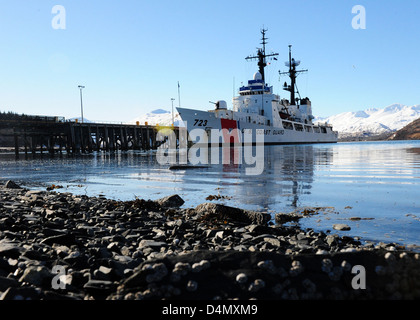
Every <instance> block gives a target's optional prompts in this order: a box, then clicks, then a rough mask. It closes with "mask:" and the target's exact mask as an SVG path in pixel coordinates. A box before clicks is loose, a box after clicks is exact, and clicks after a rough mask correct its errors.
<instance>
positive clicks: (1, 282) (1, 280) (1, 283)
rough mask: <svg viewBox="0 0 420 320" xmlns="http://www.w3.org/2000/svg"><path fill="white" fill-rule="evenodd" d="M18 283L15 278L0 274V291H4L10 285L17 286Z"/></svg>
mask: <svg viewBox="0 0 420 320" xmlns="http://www.w3.org/2000/svg"><path fill="white" fill-rule="evenodd" d="M19 285H20V284H19V282H18V281H17V280H16V279H13V278H6V277H1V276H0V291H2V292H3V291H6V289H7V288H10V287H18V286H19Z"/></svg>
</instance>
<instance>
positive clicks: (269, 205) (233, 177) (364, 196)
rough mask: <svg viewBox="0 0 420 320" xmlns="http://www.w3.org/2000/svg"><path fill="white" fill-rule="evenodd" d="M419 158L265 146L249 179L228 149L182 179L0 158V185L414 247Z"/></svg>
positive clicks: (119, 163)
mask: <svg viewBox="0 0 420 320" xmlns="http://www.w3.org/2000/svg"><path fill="white" fill-rule="evenodd" d="M419 150H420V141H410V142H366V143H360V142H359V143H338V144H315V145H310V144H308V145H275V146H265V147H264V157H263V161H264V163H263V165H264V168H263V170H262V173H261V174H259V175H247V174H246V168H247V167H249V166H248V165H247V164H245V163H235V161H234V159H235V155H236V156H237V158H240V156H243V154H241V150H240V149H237V148H225V149H223V150H222V152H220V153H219V156H220V161H219V163H220V164H209V165H208V166H207V167H204V168H203V167H202V168H197V169H191V170H185V169H182V170H169V165H166V166H165V165H161V164H159V163H158V162H157V161H156V154H155V153H144V154H142V153H136V152H128V153H111V154H110V153H97V154H93V155H84V156H80V157H62V158H59V157H57V158H50V157H45V156H44V158H39V157H37V158H34V159H32V158H31V159H27V160H20V161H15V160H14V155H4V154H0V177H1V179H2V180H6V179H7V180H8V179H11V180H14V181H16V182H18V183H20V184H21V185H24V186H26V187H30V188H43V189H45V188H46V187H47V186H50V185H52V184H55V185H61V186H63V188H62V189H58V190H56V191H58V192H73V193H76V194H86V195H89V196H98V195H104V196H106V197H109V198H114V199H119V200H132V199H134V198H135V197H139V198H143V199H152V200H155V199H158V198H161V197H165V196H167V195H172V194H178V195H180V196H181V197H182V198H183V199H184V200H185V204H184V206H185V207H195V206H197V205H199V204H201V203H203V202H206V201H214V202H217V203H223V204H225V205H228V206H234V207H240V208H244V209H251V210H258V211H265V212H269V213H271V214H273V216H274V214H275V213H278V212H286V213H287V212H293V211H297V212H303V210H305V208H312V209H313V208H316V209H315V210H313V212H314V213H316V214H315V215H310V216H308V217H305V218H303V219H301V220H300V223H301V225H302V226H303V227H311V228H314V229H317V230H332V226H333V224H335V223H346V224H348V225H349V226H350V227H351V230H350V231H342V233H344V234H346V235H349V236H361V237H362V238H364V239H373V240H380V241H385V242H390V241H394V242H400V243H406V244H417V245H420V236H419V235H420V204H419V201H418V190H419V187H420V179H419V178H420V153H419ZM254 154H255V149H254ZM227 155H229V157H230V161H229V162H227V163H226V162H223V161H222V160H223V157H227ZM225 159H226V158H225ZM242 162H243V161H242ZM223 163H225V164H223ZM209 196H216V197H211V198H210V199H211V200H207V199H206V198H208V197H209ZM354 218H356V219H354ZM334 232H336V231H335V230H334Z"/></svg>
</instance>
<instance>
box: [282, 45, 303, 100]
mask: <svg viewBox="0 0 420 320" xmlns="http://www.w3.org/2000/svg"><path fill="white" fill-rule="evenodd" d="M299 64H300V61H295V59H294V58H292V45H291V44H289V61H288V62H286V66H288V67H289V71H287V72H280V71H279V74H280V75H288V76H289V77H290V86H288V85H287V83H286V82H285V83H284V86H283V89H284V90H286V91H290V104H291V105H292V106H293V105H296V98H295V90H296V89H297V86H296V77H297V75H298V74H299V73H302V72H307V71H308V70H296V67H297V66H298V65H299ZM298 93H299V91H298Z"/></svg>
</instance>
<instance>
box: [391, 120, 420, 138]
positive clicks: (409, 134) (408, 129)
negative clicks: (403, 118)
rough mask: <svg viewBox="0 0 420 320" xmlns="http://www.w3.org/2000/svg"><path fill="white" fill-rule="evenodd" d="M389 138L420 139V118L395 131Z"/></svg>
mask: <svg viewBox="0 0 420 320" xmlns="http://www.w3.org/2000/svg"><path fill="white" fill-rule="evenodd" d="M389 140H420V118H418V119H417V120H414V121H413V122H411V123H409V124H408V125H406V126H405V127H404V128H402V129H400V130H398V131H397V132H395V133H394V134H393V135H392V136H391V137H390V138H389Z"/></svg>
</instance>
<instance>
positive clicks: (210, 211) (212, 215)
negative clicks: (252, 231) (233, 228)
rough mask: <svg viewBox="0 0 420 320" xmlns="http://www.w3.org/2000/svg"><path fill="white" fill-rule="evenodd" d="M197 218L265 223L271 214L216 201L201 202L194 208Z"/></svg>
mask: <svg viewBox="0 0 420 320" xmlns="http://www.w3.org/2000/svg"><path fill="white" fill-rule="evenodd" d="M195 213H196V215H197V216H198V218H200V219H203V220H212V219H217V220H233V221H236V222H244V223H247V224H260V225H264V224H266V223H267V222H268V221H269V220H270V219H271V216H270V215H269V214H267V213H261V212H255V211H248V210H243V209H239V208H233V207H229V206H225V205H222V204H217V203H209V202H206V203H202V204H200V205H198V206H197V207H196V208H195Z"/></svg>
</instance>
